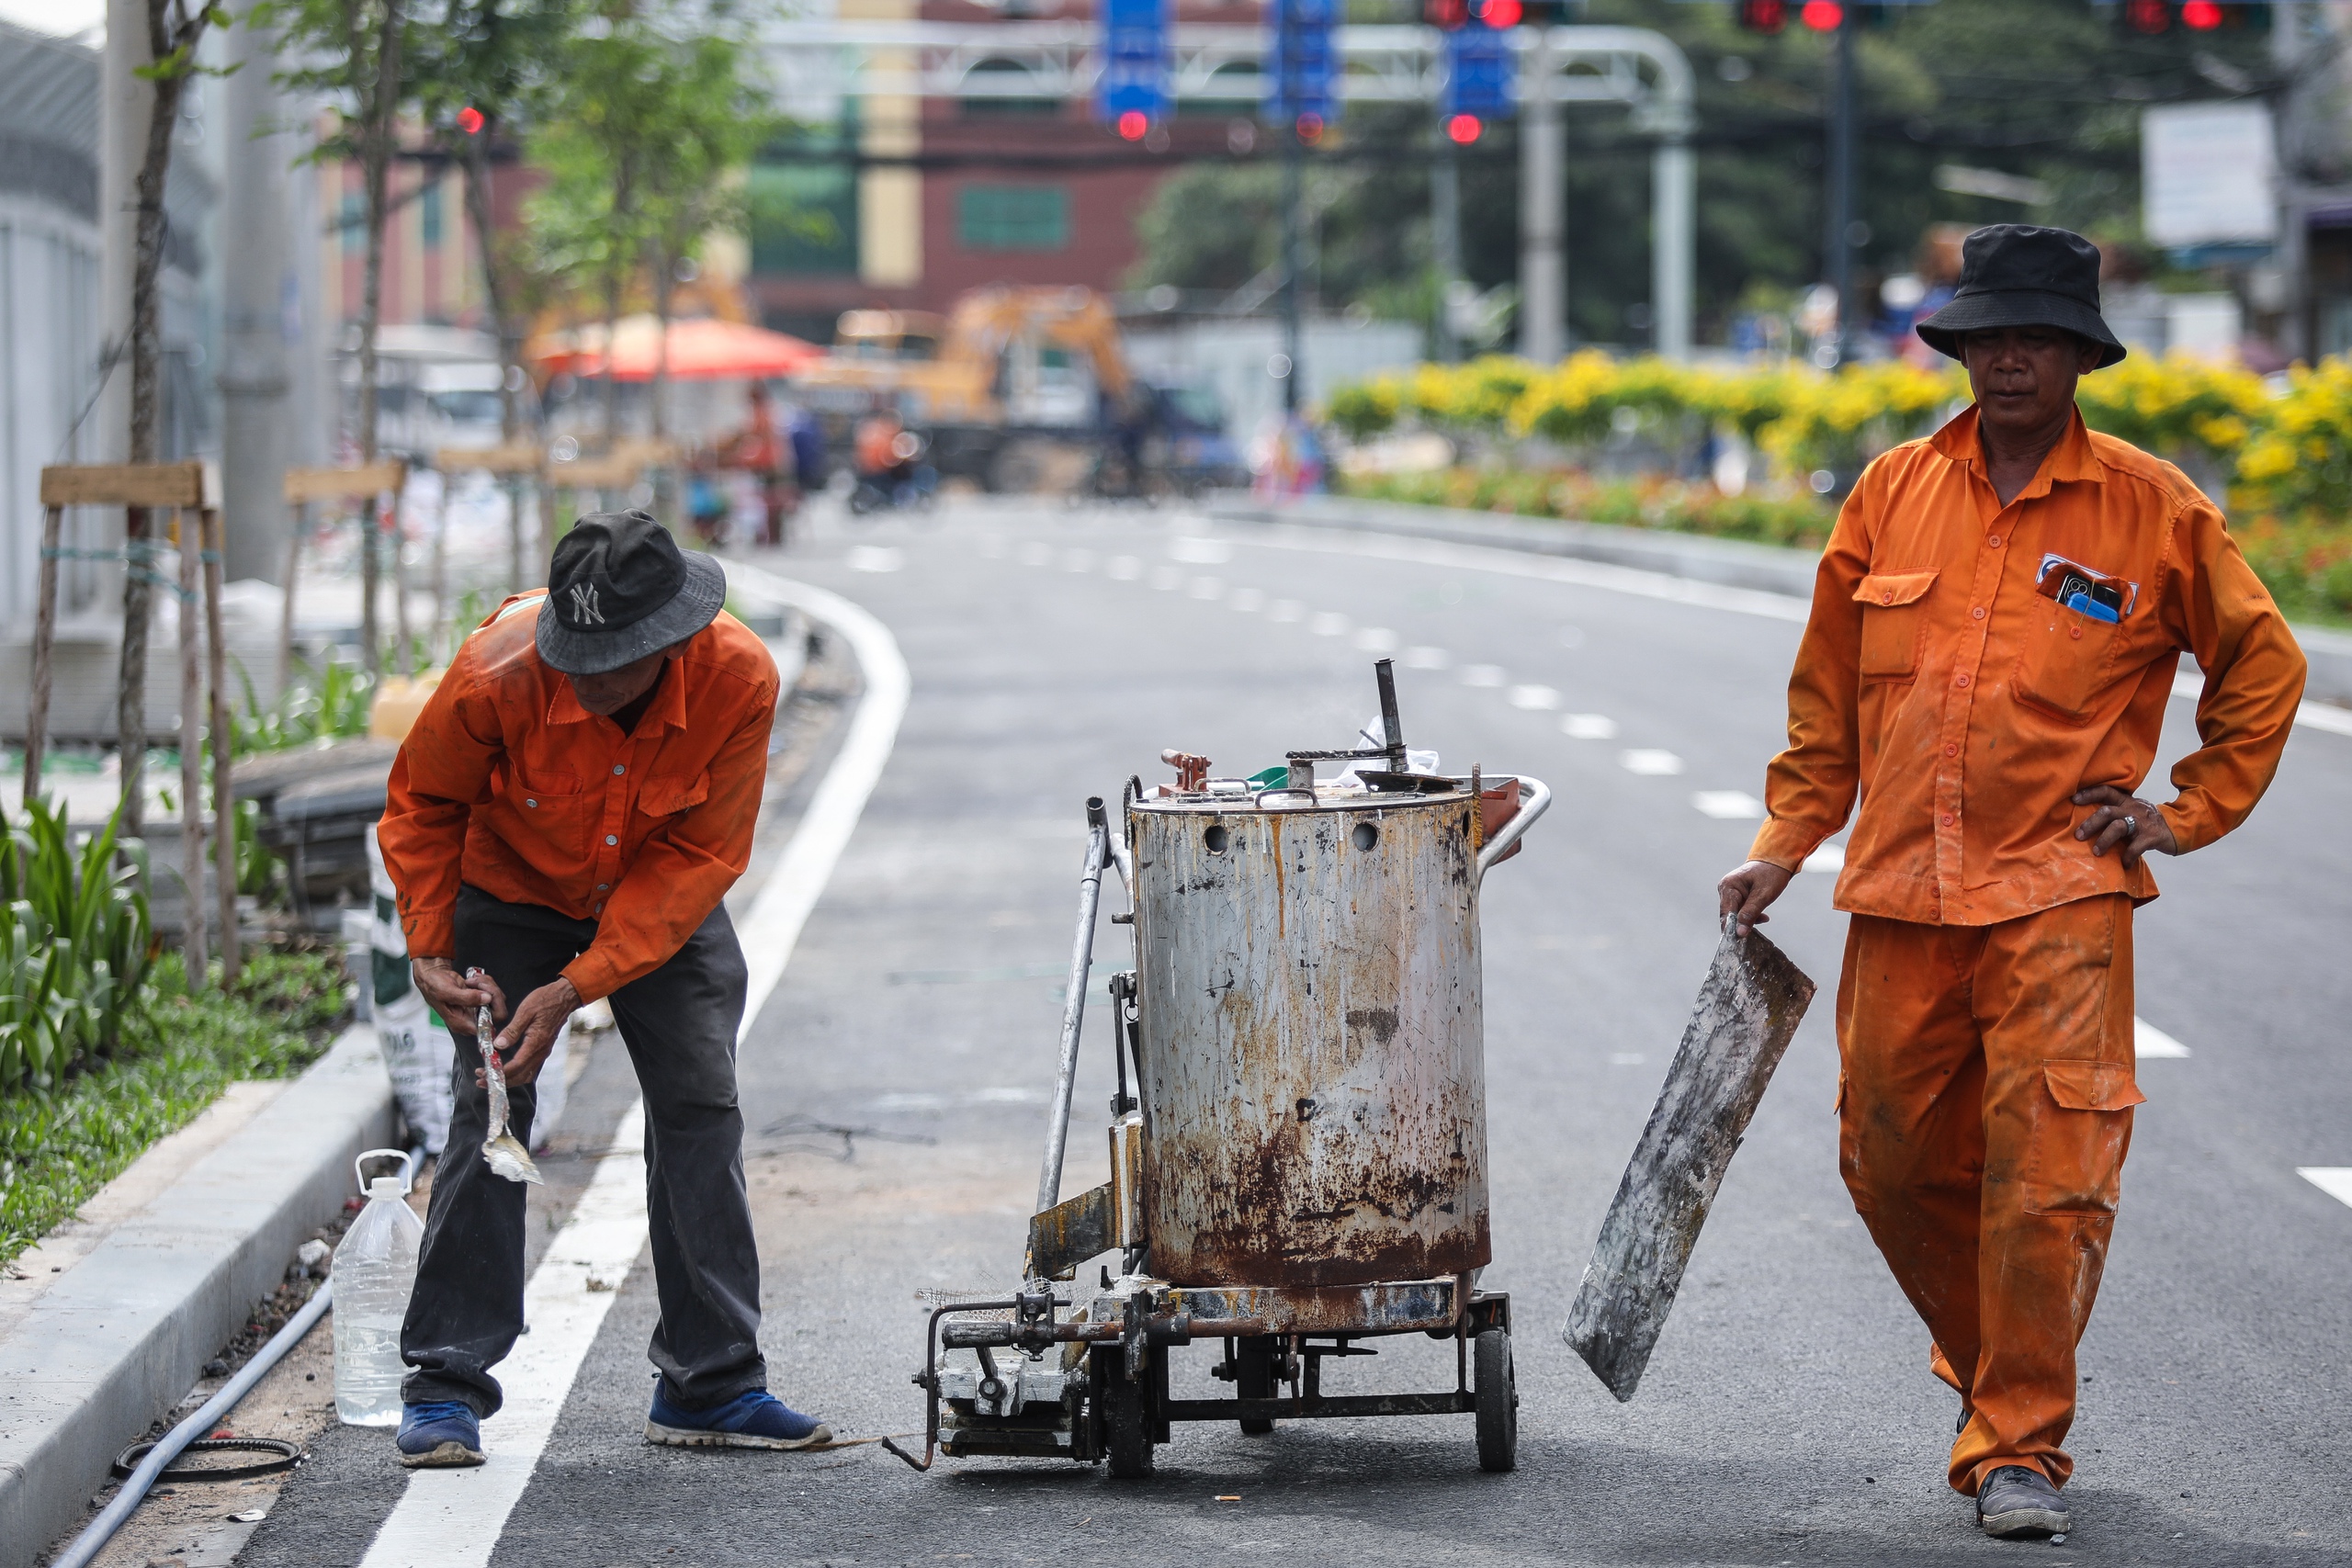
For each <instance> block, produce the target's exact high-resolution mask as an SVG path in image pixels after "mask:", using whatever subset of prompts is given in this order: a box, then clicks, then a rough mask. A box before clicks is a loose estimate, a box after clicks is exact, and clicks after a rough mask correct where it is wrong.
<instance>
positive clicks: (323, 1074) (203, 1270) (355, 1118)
mask: <svg viewBox="0 0 2352 1568" xmlns="http://www.w3.org/2000/svg"><path fill="white" fill-rule="evenodd" d="M391 1134H392V1100H391V1089H390V1084H389V1082H388V1081H387V1079H386V1078H385V1076H384V1064H383V1058H382V1056H381V1055H379V1051H378V1049H377V1044H376V1035H375V1031H374V1029H373V1028H372V1027H371V1026H369V1025H367V1024H364V1023H363V1024H358V1025H355V1026H354V1027H352V1028H350V1029H347V1030H345V1032H344V1034H343V1036H342V1038H341V1039H339V1040H338V1041H336V1042H335V1043H334V1047H333V1048H332V1049H331V1050H329V1051H328V1053H327V1054H326V1055H324V1056H323V1057H322V1058H320V1059H319V1061H317V1062H316V1063H314V1064H313V1065H312V1066H311V1068H310V1069H309V1070H308V1071H307V1072H305V1073H303V1074H302V1075H301V1076H300V1077H297V1078H292V1079H288V1080H286V1081H285V1082H282V1083H248V1084H240V1085H238V1086H236V1087H235V1088H233V1089H231V1090H230V1091H229V1092H228V1093H227V1094H226V1095H224V1096H222V1098H221V1099H220V1100H218V1101H216V1102H215V1103H214V1104H213V1105H212V1106H211V1107H210V1108H209V1109H208V1110H207V1111H204V1112H203V1114H201V1115H199V1116H198V1118H197V1119H196V1120H195V1121H194V1122H190V1123H189V1124H188V1125H187V1126H186V1127H184V1128H182V1129H181V1130H180V1131H179V1132H177V1133H175V1134H172V1135H171V1136H170V1137H168V1138H165V1139H164V1140H163V1141H162V1142H161V1143H158V1144H157V1145H155V1146H154V1147H153V1148H151V1149H149V1150H148V1151H147V1153H146V1154H144V1155H142V1156H140V1158H139V1160H138V1161H137V1162H136V1163H135V1164H133V1165H132V1166H131V1168H130V1169H129V1170H127V1171H125V1172H123V1174H122V1175H120V1176H119V1177H117V1178H115V1179H114V1180H113V1181H111V1182H109V1183H107V1186H106V1187H105V1188H104V1189H103V1190H101V1191H100V1192H99V1193H98V1194H97V1195H96V1197H94V1198H92V1199H91V1200H90V1201H88V1202H87V1203H85V1204H84V1205H83V1207H82V1209H81V1211H80V1213H78V1214H77V1215H76V1217H75V1218H74V1220H72V1221H69V1222H68V1223H67V1224H63V1225H61V1226H60V1227H58V1229H57V1230H56V1231H55V1232H53V1233H51V1235H49V1236H48V1237H47V1238H45V1239H44V1240H43V1241H42V1242H41V1243H40V1245H39V1246H37V1247H33V1248H31V1249H30V1250H28V1251H27V1252H26V1253H24V1254H23V1255H22V1256H21V1257H19V1258H17V1260H16V1262H15V1263H14V1264H12V1265H10V1266H8V1267H7V1268H6V1269H5V1270H0V1568H30V1565H31V1564H33V1563H34V1562H38V1561H39V1559H40V1553H41V1552H43V1551H46V1550H47V1549H48V1547H49V1545H50V1543H51V1541H53V1540H55V1539H56V1538H57V1537H58V1536H59V1534H61V1533H62V1531H64V1530H65V1529H68V1528H69V1527H71V1526H72V1525H73V1524H74V1522H75V1521H76V1520H77V1519H78V1518H80V1517H82V1514H83V1512H84V1509H85V1505H86V1503H87V1502H88V1500H89V1497H90V1495H91V1494H92V1493H94V1492H96V1490H97V1489H98V1488H99V1487H100V1486H102V1485H104V1484H105V1483H106V1479H107V1465H108V1464H109V1463H110V1462H111V1461H113V1459H114V1456H115V1455H116V1454H117V1453H118V1452H119V1451H120V1450H121V1449H122V1447H123V1445H124V1444H126V1443H129V1442H130V1441H131V1440H133V1439H134V1438H138V1437H140V1436H141V1435H142V1434H143V1433H145V1431H146V1430H147V1427H148V1426H149V1424H150V1423H151V1422H153V1421H154V1420H155V1419H156V1418H157V1417H158V1416H163V1415H164V1413H165V1412H167V1411H169V1410H171V1409H172V1408H173V1407H174V1406H175V1405H176V1404H178V1403H179V1401H180V1399H181V1397H182V1396H183V1395H184V1394H186V1393H187V1391H188V1389H189V1388H190V1387H191V1386H192V1385H193V1384H194V1383H195V1382H197V1380H198V1378H199V1377H200V1376H201V1375H202V1372H203V1368H204V1363H205V1361H206V1360H207V1359H209V1358H210V1357H212V1356H214V1355H216V1354H218V1353H219V1351H220V1347H221V1346H223V1345H225V1344H227V1343H228V1342H229V1340H230V1339H232V1337H235V1335H236V1333H237V1331H238V1330H239V1329H241V1328H242V1327H243V1326H244V1324H245V1321H246V1318H247V1316H248V1315H249V1314H251V1313H252V1311H253V1307H254V1303H256V1302H258V1301H261V1300H263V1299H264V1298H265V1297H266V1296H268V1295H269V1293H270V1292H271V1291H273V1290H274V1289H275V1288H276V1287H277V1284H278V1283H279V1282H280V1280H282V1279H283V1278H284V1276H285V1272H286V1269H287V1266H288V1263H289V1262H290V1261H291V1260H292V1259H293V1257H294V1252H295V1249H296V1248H297V1247H299V1246H300V1245H301V1242H302V1241H303V1239H304V1238H305V1237H306V1236H308V1235H310V1233H311V1231H312V1230H314V1229H316V1228H317V1227H318V1226H319V1225H320V1224H323V1223H324V1222H326V1221H327V1220H329V1219H331V1218H333V1217H334V1215H335V1214H336V1213H338V1212H339V1211H340V1210H341V1209H342V1207H343V1201H344V1199H345V1196H346V1195H348V1194H349V1193H351V1192H353V1191H354V1190H355V1188H354V1186H353V1178H352V1173H351V1162H352V1160H353V1159H354V1158H355V1157H356V1156H357V1155H358V1154H359V1152H360V1151H361V1150H363V1149H368V1148H375V1147H379V1146H381V1145H384V1144H385V1143H386V1142H387V1141H388V1140H389V1139H390V1136H391Z"/></svg>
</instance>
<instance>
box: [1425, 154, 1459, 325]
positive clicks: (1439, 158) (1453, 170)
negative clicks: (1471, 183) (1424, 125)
mask: <svg viewBox="0 0 2352 1568" xmlns="http://www.w3.org/2000/svg"><path fill="white" fill-rule="evenodd" d="M1430 263H1431V267H1432V270H1434V271H1435V272H1436V274H1437V333H1436V339H1437V344H1436V346H1437V357H1438V360H1439V362H1440V363H1442V364H1445V365H1452V364H1453V363H1454V362H1455V361H1457V360H1459V359H1460V358H1461V357H1462V340H1461V338H1460V336H1459V335H1458V334H1456V333H1455V332H1454V330H1453V286H1454V284H1455V283H1456V282H1457V281H1459V280H1460V278H1461V276H1462V160H1461V158H1460V157H1459V156H1458V155H1457V154H1456V153H1455V152H1454V147H1453V137H1451V136H1449V135H1447V134H1446V130H1445V126H1444V124H1443V122H1442V121H1441V122H1440V123H1439V125H1438V128H1437V155H1436V156H1435V157H1434V158H1433V159H1431V160H1430Z"/></svg>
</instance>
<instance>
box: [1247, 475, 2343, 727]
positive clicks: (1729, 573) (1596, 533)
mask: <svg viewBox="0 0 2352 1568" xmlns="http://www.w3.org/2000/svg"><path fill="white" fill-rule="evenodd" d="M1204 511H1206V513H1208V515H1209V516H1211V517H1213V518H1215V519H1216V520H1217V521H1218V522H1221V523H1256V524H1274V525H1281V524H1289V525H1293V526H1295V527H1305V528H1346V529H1353V530H1355V531H1357V532H1359V533H1366V534H1391V535H1397V536H1402V537H1406V538H1415V539H1442V540H1445V541H1446V542H1448V543H1450V544H1459V545H1481V546H1485V547H1487V548H1489V549H1505V550H1523V551H1526V552H1528V553H1529V554H1532V555H1544V556H1566V557H1570V558H1574V559H1577V560H1593V561H1605V562H1607V563H1608V564H1610V565H1611V566H1624V567H1633V568H1635V569H1637V570H1643V571H1655V572H1661V573H1664V574H1665V575H1667V576H1668V577H1685V578H1690V579H1691V580H1692V581H1698V582H1713V583H1718V584H1721V585H1723V586H1724V587H1727V588H1750V589H1757V590H1759V591H1761V592H1767V593H1786V594H1790V595H1792V596H1793V597H1795V598H1799V599H1811V598H1812V597H1813V571H1814V563H1815V559H1816V557H1815V556H1813V555H1811V554H1809V553H1807V552H1805V551H1804V550H1792V549H1784V548H1782V547H1780V546H1777V545H1758V544H1752V543H1750V542H1749V541H1747V540H1746V539H1713V538H1709V537H1707V536H1705V535H1702V534H1674V533H1668V532H1665V531H1662V530H1651V529H1647V528H1629V527H1625V526H1623V525H1618V524H1613V523H1570V522H1565V521H1562V520H1561V519H1559V518H1555V517H1521V516H1517V515H1514V514H1511V513H1496V512H1465V511H1462V510H1458V509H1456V508H1453V507H1448V506H1415V505H1411V504H1408V503H1406V502H1393V501H1356V500H1351V499H1348V498H1346V497H1341V496H1330V495H1309V496H1301V497H1298V498H1297V499H1296V500H1293V501H1286V502H1269V501H1263V500H1261V499H1259V498H1258V497H1255V496H1238V495H1237V496H1234V497H1232V498H1230V499H1217V500H1213V501H1211V502H1208V504H1207V505H1206V506H1205V507H1204ZM2294 630H2295V640H2296V641H2298V642H2300V643H2301V644H2302V649H2303V655H2304V657H2305V658H2307V659H2309V660H2311V682H2310V684H2309V685H2308V686H2307V687H2306V688H2305V690H2304V692H2303V695H2304V697H2305V699H2306V700H2309V701H2312V702H2324V703H2332V704H2336V705H2346V706H2352V633H2346V632H2340V631H2335V630H2333V629H2331V628H2328V627H2324V626H2297V627H2295V628H2294ZM2191 667H2192V668H2193V666H2191Z"/></svg>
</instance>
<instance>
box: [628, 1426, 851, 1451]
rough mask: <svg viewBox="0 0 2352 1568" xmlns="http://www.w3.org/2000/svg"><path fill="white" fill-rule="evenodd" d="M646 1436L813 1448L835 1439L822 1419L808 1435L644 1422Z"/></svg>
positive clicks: (703, 1444) (712, 1444) (676, 1441)
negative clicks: (772, 1435)
mask: <svg viewBox="0 0 2352 1568" xmlns="http://www.w3.org/2000/svg"><path fill="white" fill-rule="evenodd" d="M645 1440H646V1441H647V1442H649V1443H662V1444H665V1445H667V1446H668V1447H671V1448H673V1449H813V1448H817V1447H819V1446H820V1445H821V1444H825V1443H830V1442H831V1441H832V1440H833V1429H832V1428H831V1427H827V1426H824V1425H823V1424H821V1423H820V1424H819V1426H818V1427H817V1429H816V1430H815V1431H813V1432H811V1433H809V1435H808V1436H807V1437H805V1438H763V1437H760V1436H758V1435H757V1434H755V1433H752V1432H708V1431H698V1430H696V1429H695V1428H693V1427H664V1426H662V1424H661V1423H660V1422H658V1421H648V1422H647V1423H646V1424H645Z"/></svg>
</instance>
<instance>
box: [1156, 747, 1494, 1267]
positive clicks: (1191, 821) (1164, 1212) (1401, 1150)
mask: <svg viewBox="0 0 2352 1568" xmlns="http://www.w3.org/2000/svg"><path fill="white" fill-rule="evenodd" d="M1439 787H1441V788H1442V785H1441V786H1439ZM1471 798H1472V797H1471V793H1470V791H1469V789H1468V788H1466V787H1459V788H1455V789H1453V790H1452V791H1450V792H1448V793H1438V794H1393V795H1392V794H1381V795H1366V794H1363V793H1362V792H1361V791H1356V792H1350V793H1340V792H1337V791H1334V790H1331V789H1329V787H1328V786H1327V787H1322V788H1318V789H1317V790H1316V791H1315V792H1314V793H1313V795H1311V796H1310V795H1307V794H1306V792H1304V791H1269V792H1266V794H1265V795H1262V796H1261V797H1260V798H1259V800H1258V801H1257V802H1255V803H1253V801H1252V800H1251V799H1250V797H1249V796H1247V795H1240V796H1232V795H1227V796H1222V797H1218V796H1210V795H1197V794H1195V795H1176V796H1170V797H1158V798H1149V799H1143V800H1137V801H1133V802H1131V803H1130V804H1129V806H1128V821H1127V827H1128V834H1129V840H1130V842H1131V844H1132V846H1133V852H1134V859H1135V883H1136V887H1135V893H1136V943H1137V952H1138V959H1139V962H1138V964H1137V970H1138V983H1139V995H1138V997H1137V1002H1138V1011H1139V1013H1140V1020H1141V1021H1140V1035H1139V1040H1138V1046H1137V1051H1138V1056H1139V1060H1138V1064H1137V1066H1138V1070H1139V1077H1140V1080H1141V1083H1140V1088H1141V1094H1142V1100H1143V1119H1144V1138H1143V1162H1142V1164H1143V1169H1142V1183H1141V1186H1142V1206H1143V1216H1142V1217H1143V1221H1144V1229H1145V1233H1146V1235H1148V1238H1149V1242H1150V1248H1151V1251H1150V1258H1151V1271H1152V1272H1153V1273H1154V1274H1155V1275H1157V1276H1159V1278H1161V1279H1164V1280H1169V1281H1170V1282H1171V1283H1174V1284H1179V1285H1304V1286H1311V1285H1351V1284H1363V1283H1369V1282H1372V1281H1375V1280H1427V1279H1434V1278H1438V1277H1441V1276H1444V1275H1452V1274H1460V1273H1464V1272H1466V1271H1468V1270H1470V1269H1477V1268H1480V1267H1482V1266H1483V1265H1485V1264H1486V1263H1487V1261H1488V1259H1489V1258H1490V1256H1491V1251H1492V1247H1491V1241H1490V1238H1489V1233H1488V1226H1487V1119H1486V1082H1485V1070H1486V1069H1485V1043H1484V1035H1483V1020H1482V1015H1481V1010H1480V1005H1479V972H1478V892H1477V886H1478V876H1479V865H1478V862H1479V858H1480V857H1479V855H1478V852H1477V850H1476V846H1475V844H1474V840H1473V838H1472V828H1471V819H1470V818H1471ZM1274 807H1280V808H1274Z"/></svg>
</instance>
